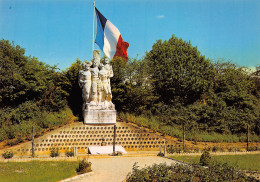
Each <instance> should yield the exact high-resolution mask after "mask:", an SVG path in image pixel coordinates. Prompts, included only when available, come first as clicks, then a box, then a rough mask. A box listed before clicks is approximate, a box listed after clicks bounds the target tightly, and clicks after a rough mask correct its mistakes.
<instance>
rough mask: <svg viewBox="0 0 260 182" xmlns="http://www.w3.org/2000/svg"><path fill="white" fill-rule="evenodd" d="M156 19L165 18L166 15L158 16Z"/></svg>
mask: <svg viewBox="0 0 260 182" xmlns="http://www.w3.org/2000/svg"><path fill="white" fill-rule="evenodd" d="M156 18H159V19H161V18H165V16H164V15H158V16H156Z"/></svg>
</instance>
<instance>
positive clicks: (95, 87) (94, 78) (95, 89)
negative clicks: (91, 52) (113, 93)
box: [90, 59, 101, 105]
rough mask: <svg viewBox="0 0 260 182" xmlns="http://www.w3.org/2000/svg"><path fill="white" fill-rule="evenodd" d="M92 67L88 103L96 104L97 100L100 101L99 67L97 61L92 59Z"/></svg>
mask: <svg viewBox="0 0 260 182" xmlns="http://www.w3.org/2000/svg"><path fill="white" fill-rule="evenodd" d="M92 64H93V68H91V96H90V104H95V105H97V104H98V103H99V102H101V99H100V97H98V94H99V92H100V80H99V77H98V73H99V69H98V63H97V62H96V61H95V59H94V60H93V63H92Z"/></svg>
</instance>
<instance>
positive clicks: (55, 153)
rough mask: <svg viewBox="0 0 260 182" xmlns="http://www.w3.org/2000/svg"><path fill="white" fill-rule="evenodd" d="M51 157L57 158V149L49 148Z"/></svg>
mask: <svg viewBox="0 0 260 182" xmlns="http://www.w3.org/2000/svg"><path fill="white" fill-rule="evenodd" d="M50 156H51V157H58V156H59V149H58V148H51V153H50Z"/></svg>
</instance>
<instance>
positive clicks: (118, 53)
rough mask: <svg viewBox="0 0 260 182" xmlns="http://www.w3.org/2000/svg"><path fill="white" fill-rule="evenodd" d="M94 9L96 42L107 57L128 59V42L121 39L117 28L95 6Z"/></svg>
mask: <svg viewBox="0 0 260 182" xmlns="http://www.w3.org/2000/svg"><path fill="white" fill-rule="evenodd" d="M95 10H96V16H97V35H96V40H95V42H96V44H97V45H98V46H99V47H100V49H101V50H103V52H104V54H105V55H106V56H107V57H108V58H109V59H113V58H116V57H122V58H124V59H126V60H128V57H127V48H128V47H129V44H128V43H127V42H124V41H123V39H122V37H121V34H120V32H119V30H118V29H117V28H116V27H115V26H114V25H113V24H112V23H111V22H110V21H109V20H107V19H106V18H105V17H104V16H103V15H102V14H101V13H100V12H99V11H98V9H97V8H96V7H95Z"/></svg>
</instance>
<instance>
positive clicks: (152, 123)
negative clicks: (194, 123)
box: [118, 113, 260, 143]
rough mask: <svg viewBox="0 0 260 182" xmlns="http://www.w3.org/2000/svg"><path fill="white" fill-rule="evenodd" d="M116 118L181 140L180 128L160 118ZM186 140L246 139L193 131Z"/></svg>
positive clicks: (236, 140) (131, 116) (119, 114)
mask: <svg viewBox="0 0 260 182" xmlns="http://www.w3.org/2000/svg"><path fill="white" fill-rule="evenodd" d="M118 118H119V119H120V120H121V121H126V122H132V123H135V124H137V125H138V126H143V127H147V128H149V129H151V130H153V131H154V132H155V131H158V132H161V133H164V134H167V135H169V136H172V137H176V138H178V139H180V140H181V138H182V128H181V127H180V126H178V125H175V124H171V125H170V124H167V123H165V122H163V121H162V120H160V119H161V118H160V117H156V116H151V117H147V116H135V115H134V114H130V113H118ZM250 138H251V139H250V140H251V141H254V142H259V141H260V139H259V137H258V136H257V135H252V136H250ZM186 139H187V140H190V141H197V142H215V143H218V142H226V143H233V142H245V141H246V137H245V135H240V136H237V135H232V134H221V133H215V132H205V131H204V132H201V131H196V130H193V131H192V132H188V133H187V135H186Z"/></svg>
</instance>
